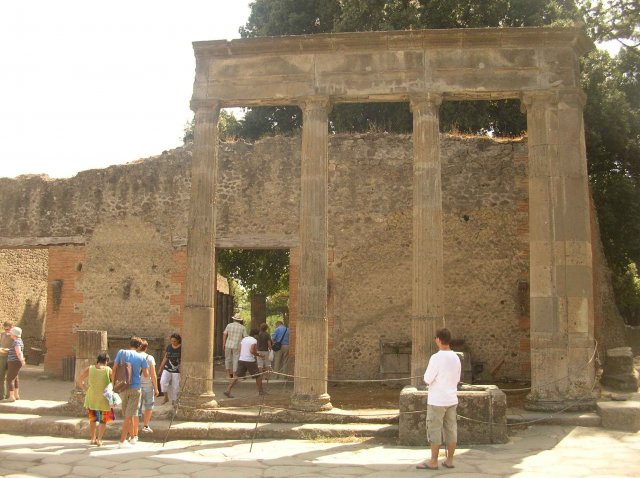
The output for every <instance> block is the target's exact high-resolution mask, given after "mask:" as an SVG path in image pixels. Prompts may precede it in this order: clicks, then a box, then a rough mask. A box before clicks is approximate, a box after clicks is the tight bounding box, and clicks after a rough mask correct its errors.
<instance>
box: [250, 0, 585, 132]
mask: <svg viewBox="0 0 640 478" xmlns="http://www.w3.org/2000/svg"><path fill="white" fill-rule="evenodd" d="M577 15H578V10H577V7H576V5H575V3H574V2H573V1H571V0H555V1H548V0H493V1H487V0H475V1H462V0H343V1H341V2H338V1H321V0H305V1H293V0H262V1H257V2H255V3H254V4H252V9H251V14H250V16H249V20H248V22H247V25H246V26H245V27H243V28H242V29H241V33H242V35H243V36H244V37H256V36H264V35H298V34H313V33H325V32H357V31H385V30H407V29H418V28H479V27H499V26H539V25H549V24H555V23H558V22H562V21H564V22H567V21H569V20H572V19H574V18H576V17H577ZM329 121H330V127H331V129H332V131H334V132H366V131H372V130H373V131H389V132H399V133H402V132H410V131H411V127H412V124H413V123H412V115H411V112H410V110H409V105H408V104H407V103H369V104H339V105H336V106H335V107H334V109H333V111H332V112H331V114H330V115H329ZM301 125H302V117H301V112H300V110H299V109H298V108H296V107H286V106H283V107H279V108H273V107H265V108H252V109H250V110H249V111H248V112H247V114H246V116H245V120H244V123H243V126H242V132H241V136H242V137H244V138H246V139H249V140H254V139H257V138H258V137H260V136H264V135H272V134H289V133H293V132H296V131H298V130H299V128H300V127H301ZM440 125H441V129H442V130H443V131H451V130H456V131H460V132H464V133H484V132H488V131H491V132H492V133H493V134H495V135H498V136H516V135H520V134H522V133H523V132H524V131H525V130H526V118H525V116H524V115H523V114H522V113H521V112H520V105H519V102H518V101H516V100H503V101H468V102H463V103H460V102H448V103H445V104H444V105H443V106H442V110H441V122H440Z"/></svg>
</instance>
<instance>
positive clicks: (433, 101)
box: [409, 92, 442, 112]
mask: <svg viewBox="0 0 640 478" xmlns="http://www.w3.org/2000/svg"><path fill="white" fill-rule="evenodd" d="M441 104H442V94H441V93H433V92H429V93H427V94H425V95H413V96H411V97H410V98H409V105H410V107H411V111H412V112H416V111H418V110H419V109H422V108H424V107H427V108H437V107H438V106H440V105H441Z"/></svg>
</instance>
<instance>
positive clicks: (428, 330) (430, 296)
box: [411, 93, 444, 386]
mask: <svg viewBox="0 0 640 478" xmlns="http://www.w3.org/2000/svg"><path fill="white" fill-rule="evenodd" d="M441 102H442V96H441V95H439V94H437V93H430V94H427V95H424V96H416V97H414V98H412V100H411V110H412V111H413V242H412V244H413V247H412V253H413V260H412V301H411V340H412V350H411V376H412V377H413V379H412V384H413V385H416V386H422V385H423V381H422V376H423V375H424V371H425V369H426V367H427V363H428V361H429V358H430V357H431V355H432V354H433V353H434V352H435V351H436V350H435V344H434V340H433V338H434V337H435V331H436V329H438V328H439V327H443V326H444V272H443V241H442V184H441V163H440V120H439V108H440V104H441Z"/></svg>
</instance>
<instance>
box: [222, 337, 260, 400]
mask: <svg viewBox="0 0 640 478" xmlns="http://www.w3.org/2000/svg"><path fill="white" fill-rule="evenodd" d="M258 333H259V332H258V329H256V328H253V329H251V332H249V336H248V337H245V338H244V339H242V341H240V358H239V360H238V369H237V371H236V372H235V373H234V374H233V379H232V380H231V382H229V385H228V386H227V389H226V390H225V391H224V394H225V395H226V396H227V397H229V398H233V395H231V389H232V388H233V386H234V385H235V384H236V382H237V381H238V379H239V378H242V377H244V376H245V375H246V374H247V372H249V374H250V375H251V376H252V377H255V378H256V385H257V387H258V393H259V394H260V395H264V394H265V392H264V391H263V390H262V375H261V374H260V371H259V370H258V362H257V360H256V357H258Z"/></svg>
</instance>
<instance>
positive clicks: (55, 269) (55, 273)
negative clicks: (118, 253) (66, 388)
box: [44, 246, 85, 376]
mask: <svg viewBox="0 0 640 478" xmlns="http://www.w3.org/2000/svg"><path fill="white" fill-rule="evenodd" d="M84 262H85V248H84V247H83V246H56V247H50V248H49V272H48V275H47V284H48V297H49V300H48V301H47V323H46V330H45V341H46V349H47V354H46V356H45V362H44V368H45V371H46V372H47V373H49V374H51V375H54V376H62V359H63V358H65V357H69V356H72V355H74V354H75V350H74V345H75V342H76V334H75V333H74V331H75V330H77V329H78V327H79V326H80V324H81V323H82V317H83V312H84V310H83V309H84V297H83V294H82V292H81V290H80V287H79V284H80V282H81V279H82V277H83V274H84ZM56 283H57V285H56Z"/></svg>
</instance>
